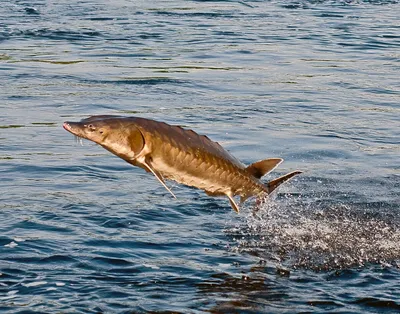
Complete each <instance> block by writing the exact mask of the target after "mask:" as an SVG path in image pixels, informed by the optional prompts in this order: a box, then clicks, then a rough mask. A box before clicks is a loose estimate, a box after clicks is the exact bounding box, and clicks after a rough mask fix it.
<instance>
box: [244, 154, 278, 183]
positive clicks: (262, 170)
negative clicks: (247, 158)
mask: <svg viewBox="0 0 400 314" xmlns="http://www.w3.org/2000/svg"><path fill="white" fill-rule="evenodd" d="M282 161H283V159H282V158H270V159H264V160H260V161H257V162H255V163H253V164H251V165H250V166H248V167H247V168H246V171H247V172H248V173H249V174H251V175H252V176H253V177H255V178H257V179H260V178H261V177H262V176H264V175H266V174H267V173H270V172H271V171H272V170H274V169H275V168H276V167H277V166H278V165H279V164H280V163H281V162H282Z"/></svg>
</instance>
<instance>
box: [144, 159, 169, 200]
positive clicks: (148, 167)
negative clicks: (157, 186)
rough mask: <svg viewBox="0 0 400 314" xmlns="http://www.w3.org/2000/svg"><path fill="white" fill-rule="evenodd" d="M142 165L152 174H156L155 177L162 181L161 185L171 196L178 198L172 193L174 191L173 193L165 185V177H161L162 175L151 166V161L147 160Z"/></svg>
mask: <svg viewBox="0 0 400 314" xmlns="http://www.w3.org/2000/svg"><path fill="white" fill-rule="evenodd" d="M142 164H143V166H144V167H145V168H146V169H148V170H149V171H150V172H151V173H152V174H154V176H155V177H156V178H157V180H158V181H160V183H161V184H162V185H163V186H164V187H165V188H166V189H167V191H168V192H169V193H171V195H172V196H173V197H174V198H176V196H175V194H174V193H172V191H171V190H170V189H169V188H168V186H167V185H166V184H165V182H164V178H163V176H162V175H161V173H159V172H158V171H157V170H155V169H154V168H153V167H152V166H151V163H150V161H148V160H145V161H144V162H143V163H142Z"/></svg>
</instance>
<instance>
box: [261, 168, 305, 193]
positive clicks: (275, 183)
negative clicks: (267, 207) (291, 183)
mask: <svg viewBox="0 0 400 314" xmlns="http://www.w3.org/2000/svg"><path fill="white" fill-rule="evenodd" d="M300 173H303V171H299V170H296V171H293V172H290V173H288V174H285V175H283V176H281V177H279V178H277V179H275V180H272V181H270V182H268V183H267V184H266V185H265V187H266V188H267V192H268V194H271V193H272V192H273V191H274V190H275V189H276V188H277V187H278V186H280V185H281V184H282V183H285V182H286V181H288V180H290V179H291V178H293V177H294V176H295V175H298V174H300Z"/></svg>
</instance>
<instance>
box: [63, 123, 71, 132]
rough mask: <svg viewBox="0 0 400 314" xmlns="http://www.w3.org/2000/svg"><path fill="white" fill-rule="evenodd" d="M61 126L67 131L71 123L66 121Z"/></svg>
mask: <svg viewBox="0 0 400 314" xmlns="http://www.w3.org/2000/svg"><path fill="white" fill-rule="evenodd" d="M63 128H64V129H65V130H67V131H69V132H71V125H70V124H69V122H68V121H66V122H64V123H63Z"/></svg>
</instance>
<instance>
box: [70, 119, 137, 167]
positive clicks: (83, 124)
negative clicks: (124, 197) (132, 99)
mask: <svg viewBox="0 0 400 314" xmlns="http://www.w3.org/2000/svg"><path fill="white" fill-rule="evenodd" d="M63 127H64V129H65V130H67V131H68V132H70V133H72V134H74V135H75V136H77V137H80V138H84V139H87V140H89V141H92V142H95V143H97V144H99V145H101V146H103V147H104V148H105V149H107V150H109V151H111V152H112V153H114V154H116V155H118V156H120V157H121V158H123V159H126V160H132V159H134V158H136V157H137V155H139V154H140V152H141V151H142V149H143V148H144V144H145V143H144V138H143V135H142V133H141V132H140V130H139V129H138V128H137V126H136V125H135V123H134V121H132V119H129V118H124V117H119V116H92V117H89V118H86V119H83V120H81V121H79V122H70V121H66V122H64V124H63Z"/></svg>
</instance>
